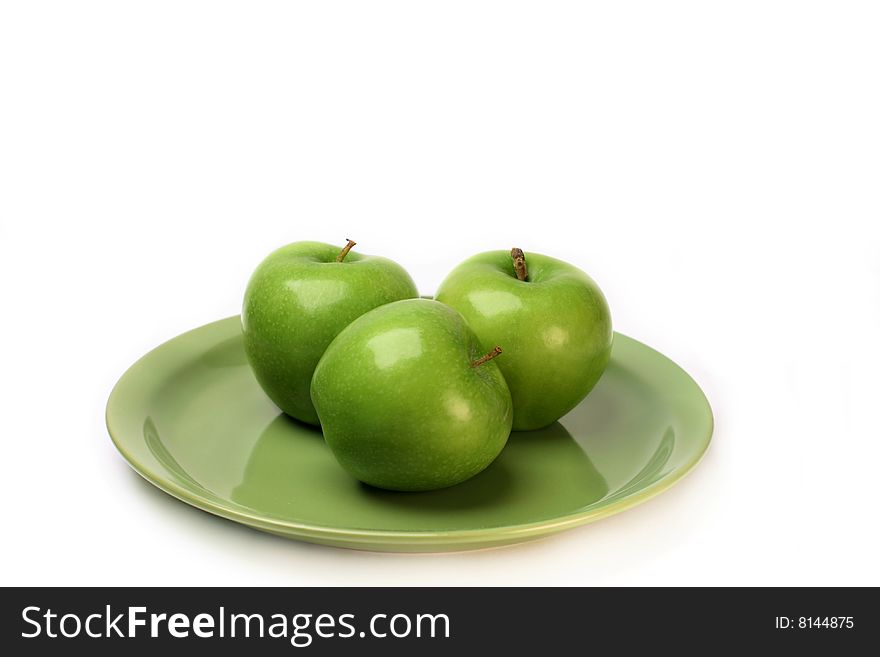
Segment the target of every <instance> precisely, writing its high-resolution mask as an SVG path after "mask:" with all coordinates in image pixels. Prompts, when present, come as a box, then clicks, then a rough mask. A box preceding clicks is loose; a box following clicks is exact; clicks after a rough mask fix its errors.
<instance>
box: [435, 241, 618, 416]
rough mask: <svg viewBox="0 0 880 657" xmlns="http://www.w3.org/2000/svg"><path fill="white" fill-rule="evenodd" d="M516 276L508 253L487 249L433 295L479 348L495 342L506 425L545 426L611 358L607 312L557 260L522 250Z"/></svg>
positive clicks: (581, 276) (587, 281) (588, 286)
mask: <svg viewBox="0 0 880 657" xmlns="http://www.w3.org/2000/svg"><path fill="white" fill-rule="evenodd" d="M525 259H526V263H527V268H528V277H527V278H526V280H519V278H518V277H517V274H516V272H515V269H514V264H513V259H512V257H511V253H510V252H508V251H489V252H486V253H481V254H479V255H475V256H473V257H472V258H470V259H468V260H466V261H464V262H463V263H462V264H460V265H459V266H458V267H456V268H455V269H454V270H453V271H452V272H451V273H450V274H449V276H448V277H447V278H446V280H444V281H443V283H441V285H440V287H439V289H438V290H437V294H436V299H437V300H438V301H441V302H443V303H445V304H447V305H449V306H451V307H452V308H455V309H456V310H457V311H458V312H459V313H461V314H462V316H464V318H465V320H466V321H467V323H468V325H469V326H470V327H471V328H472V329H473V330H474V332H475V333H476V334H477V336H479V338H480V341H481V343H482V345H483V347H487V346H491V345H495V344H499V345H502V346H503V348H504V358H503V359H502V358H499V359H498V367H499V368H501V372H502V373H503V374H504V378H505V380H506V381H507V385H508V386H509V388H510V394H511V396H512V398H513V429H514V430H519V431H526V430H531V429H539V428H541V427H545V426H547V425H549V424H551V423H552V422H554V421H556V420H558V419H559V418H561V417H562V416H563V415H565V414H566V413H567V412H568V411H570V410H571V409H573V408H574V407H575V406H577V404H578V403H579V402H580V401H581V400H582V399H583V398H584V397H585V396H586V395H587V393H588V392H589V391H590V390H591V389H592V388H593V386H595V385H596V382H597V381H598V380H599V377H601V376H602V373H603V372H604V371H605V366H606V365H607V364H608V360H609V358H610V356H611V341H612V330H611V314H610V312H609V310H608V304H607V302H606V301H605V297H604V296H603V294H602V292H601V290H600V289H599V287H598V286H597V285H596V283H595V282H593V280H592V279H591V278H590V277H589V276H587V275H586V274H585V273H584V272H583V271H581V270H580V269H578V268H577V267H575V266H574V265H570V264H568V263H566V262H563V261H561V260H557V259H555V258H551V257H548V256H544V255H540V254H537V253H526V254H525Z"/></svg>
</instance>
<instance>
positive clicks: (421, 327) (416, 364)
mask: <svg viewBox="0 0 880 657" xmlns="http://www.w3.org/2000/svg"><path fill="white" fill-rule="evenodd" d="M487 351H488V353H486V352H487ZM500 353H501V349H500V348H498V347H495V346H494V345H493V347H492V348H491V350H484V349H483V348H482V347H481V346H480V341H479V340H478V339H477V336H476V335H474V332H473V331H472V330H471V329H470V328H469V327H468V325H467V323H466V322H465V321H464V319H463V318H462V317H461V315H459V314H458V312H456V311H455V310H454V309H452V308H450V307H449V306H447V305H444V304H441V303H438V302H437V301H433V300H430V299H411V300H406V301H397V302H395V303H390V304H388V305H384V306H381V307H379V308H376V309H375V310H371V311H370V312H368V313H366V314H364V315H362V316H361V317H359V318H357V319H356V320H355V321H353V322H352V323H351V324H350V325H349V326H347V327H346V328H345V329H343V330H342V332H341V333H340V334H339V335H338V336H337V337H336V338H335V339H334V340H333V342H331V343H330V346H329V347H327V351H326V352H325V353H324V355H323V357H322V358H321V360H320V362H319V363H318V366H317V368H316V369H315V375H314V377H313V379H312V401H313V402H314V405H315V408H316V409H317V411H318V417H319V418H320V420H321V427H322V429H323V431H324V439H325V440H326V441H327V444H328V445H329V446H330V449H331V450H332V451H333V454H334V455H335V456H336V459H337V460H338V461H339V463H340V464H341V465H342V466H343V467H344V468H345V469H346V470H347V471H348V472H349V473H350V474H352V475H353V476H354V477H355V478H357V479H359V480H360V481H362V482H365V483H367V484H371V485H373V486H376V487H379V488H385V489H390V490H402V491H419V490H431V489H435V488H445V487H446V486H452V485H454V484H457V483H459V482H462V481H465V480H466V479H469V478H470V477H473V476H474V475H476V474H477V473H479V472H481V471H482V470H483V469H485V468H486V467H487V466H488V465H489V464H490V463H492V461H493V460H494V459H495V457H496V456H498V454H499V453H500V452H501V450H502V449H503V448H504V445H505V444H506V442H507V438H508V435H509V434H510V426H511V421H512V417H513V413H512V405H511V399H510V392H509V391H508V389H507V384H506V383H505V381H504V377H503V376H502V375H501V371H500V370H499V368H498V364H497V363H498V362H499V361H501V360H503V359H504V358H505V357H506V353H505V354H504V355H502V356H501V357H500V358H496V356H498V355H499V354H500Z"/></svg>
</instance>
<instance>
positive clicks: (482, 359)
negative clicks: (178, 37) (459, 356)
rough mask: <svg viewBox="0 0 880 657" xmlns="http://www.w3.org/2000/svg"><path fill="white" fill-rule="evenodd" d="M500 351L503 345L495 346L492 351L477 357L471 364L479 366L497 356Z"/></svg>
mask: <svg viewBox="0 0 880 657" xmlns="http://www.w3.org/2000/svg"><path fill="white" fill-rule="evenodd" d="M500 353H501V347H495V348H494V349H493V350H492V351H490V352H489V353H488V354H486V355H485V356H480V357H479V358H477V360H475V361H474V362H473V363H471V366H472V367H479V366H480V365H482V364H483V363H485V362H486V361H488V360H492V359H493V358H495V356H497V355H498V354H500Z"/></svg>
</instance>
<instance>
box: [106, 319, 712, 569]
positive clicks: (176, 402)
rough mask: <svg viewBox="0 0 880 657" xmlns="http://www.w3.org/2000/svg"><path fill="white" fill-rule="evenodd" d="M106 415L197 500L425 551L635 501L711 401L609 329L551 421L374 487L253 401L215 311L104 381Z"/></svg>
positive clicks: (320, 534) (555, 528)
mask: <svg viewBox="0 0 880 657" xmlns="http://www.w3.org/2000/svg"><path fill="white" fill-rule="evenodd" d="M107 427H108V429H109V431H110V435H111V436H112V438H113V442H114V443H115V444H116V447H117V448H118V449H119V451H120V452H121V453H122V455H123V456H124V457H125V458H126V460H128V462H129V463H130V464H131V466H132V467H133V468H134V469H135V470H136V471H137V472H139V473H140V474H141V475H143V476H144V477H145V478H146V479H147V480H149V481H150V482H152V483H153V484H155V485H156V486H158V487H159V488H161V489H162V490H164V491H165V492H167V493H170V494H171V495H173V496H174V497H177V498H178V499H181V500H183V501H184V502H187V503H189V504H192V505H193V506H196V507H198V508H200V509H204V510H205V511H208V512H210V513H214V514H217V515H219V516H223V517H224V518H229V519H230V520H235V521H237V522H240V523H243V524H246V525H250V526H251V527H255V528H256V529H261V530H263V531H267V532H272V533H274V534H280V535H282V536H288V537H291V538H297V539H301V540H304V541H311V542H314V543H323V544H327V545H335V546H341V547H348V548H359V549H366V550H391V551H408V552H410V551H411V552H418V551H431V552H434V551H442V550H464V549H472V548H483V547H491V546H497V545H504V544H508V543H515V542H518V541H525V540H529V539H534V538H539V537H541V536H546V535H548V534H552V533H555V532H559V531H562V530H564V529H568V528H570V527H575V526H577V525H582V524H584V523H587V522H591V521H593V520H598V519H599V518H603V517H605V516H608V515H611V514H613V513H617V512H618V511H622V510H623V509H626V508H628V507H631V506H634V505H636V504H639V503H640V502H644V501H645V500H647V499H648V498H650V497H652V496H654V495H656V494H657V493H660V492H661V491H663V490H665V489H666V488H668V487H669V486H671V485H672V484H673V483H675V482H676V481H678V480H679V479H681V477H682V476H684V474H685V473H687V472H688V471H689V470H690V469H691V468H693V467H694V466H695V465H696V464H697V462H698V461H699V460H700V457H701V456H702V455H703V453H704V452H705V451H706V448H707V447H708V445H709V440H710V438H711V435H712V411H711V409H710V408H709V404H708V402H707V401H706V398H705V397H704V396H703V393H702V392H701V391H700V389H699V387H697V384H696V383H694V381H693V380H692V379H691V378H690V377H689V376H688V375H687V374H686V373H685V372H684V371H682V370H681V369H680V368H679V367H678V366H677V365H675V363H673V362H672V361H670V360H668V359H667V358H665V357H664V356H663V355H661V354H659V353H657V352H656V351H654V350H653V349H650V348H649V347H646V346H645V345H643V344H641V343H639V342H636V341H635V340H633V339H631V338H628V337H626V336H623V335H620V334H617V335H615V337H614V352H613V356H612V360H611V364H610V365H609V367H608V370H607V371H606V373H605V375H604V376H603V377H602V380H601V381H600V382H599V384H598V385H597V386H596V388H595V389H594V390H593V392H592V393H590V395H589V396H588V397H587V398H586V400H584V401H583V402H582V403H581V405H580V406H578V407H577V408H576V409H574V410H573V411H572V412H571V413H569V414H568V415H566V416H565V417H564V418H562V420H561V421H560V422H558V423H556V424H554V425H552V426H551V427H549V428H547V429H542V430H540V431H533V432H523V433H516V432H514V433H513V434H512V435H511V437H510V441H509V442H508V444H507V447H506V448H505V450H504V452H503V453H502V454H501V456H499V457H498V459H496V461H495V462H494V463H493V464H492V465H491V466H489V468H488V469H486V470H485V471H484V472H483V473H481V474H479V475H477V476H476V477H474V478H473V479H471V480H469V481H467V482H465V483H463V484H459V485H458V486H454V487H452V488H447V489H445V490H439V491H433V492H426V493H397V492H389V491H382V490H377V489H374V488H370V487H368V486H366V485H364V484H361V483H359V482H357V481H355V480H354V479H352V478H351V477H350V476H349V475H348V474H346V473H345V472H344V471H343V470H342V468H341V467H339V466H338V465H337V464H336V461H335V460H334V458H333V455H332V454H331V453H330V451H329V449H328V448H327V446H326V445H325V444H324V441H323V438H322V436H321V433H320V432H319V431H317V430H315V429H314V428H311V427H309V426H306V425H304V424H300V423H298V422H296V421H294V420H291V419H289V418H288V417H287V416H285V415H282V414H280V412H279V411H278V409H277V408H275V406H273V405H272V403H271V402H269V401H268V399H267V398H266V397H265V395H264V394H263V392H262V391H261V390H260V388H259V387H258V385H257V383H256V380H255V379H254V377H253V375H252V374H251V371H250V368H249V367H248V364H247V362H246V360H245V355H244V351H243V348H242V341H241V329H240V324H239V318H238V317H230V318H228V319H224V320H221V321H219V322H214V323H213V324H208V325H207V326H203V327H201V328H198V329H195V330H193V331H190V332H189V333H185V334H183V335H181V336H179V337H177V338H174V339H173V340H171V341H169V342H166V343H165V344H163V345H162V346H160V347H158V348H156V349H155V350H153V351H151V352H150V353H149V354H147V355H146V356H144V357H143V358H142V359H141V360H139V361H138V362H137V363H135V364H134V365H133V366H132V367H131V368H130V369H129V370H128V371H127V372H126V373H125V375H124V376H123V377H122V379H121V380H120V381H119V383H118V384H117V385H116V387H115V388H114V390H113V392H112V393H111V395H110V400H109V401H108V403H107Z"/></svg>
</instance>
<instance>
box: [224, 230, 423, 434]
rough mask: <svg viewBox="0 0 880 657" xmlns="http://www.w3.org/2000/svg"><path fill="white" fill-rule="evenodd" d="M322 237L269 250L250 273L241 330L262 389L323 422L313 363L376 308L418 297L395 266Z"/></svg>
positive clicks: (299, 414) (292, 410)
mask: <svg viewBox="0 0 880 657" xmlns="http://www.w3.org/2000/svg"><path fill="white" fill-rule="evenodd" d="M354 245H355V243H354V242H352V241H351V240H348V243H347V244H346V245H345V247H343V249H342V250H341V251H340V250H339V247H336V246H333V245H331V244H322V243H321V242H294V243H293V244H288V245H287V246H283V247H281V248H280V249H278V250H276V251H274V252H273V253H271V254H269V256H268V257H267V258H266V259H265V260H263V262H261V263H260V265H259V266H258V267H257V269H256V271H255V272H254V273H253V275H252V276H251V279H250V282H249V283H248V286H247V291H246V292H245V295H244V306H243V308H242V313H241V328H242V333H243V337H244V348H245V353H246V354H247V358H248V361H249V362H250V365H251V368H252V369H253V371H254V375H255V376H256V378H257V381H258V382H259V384H260V386H262V388H263V390H264V391H265V392H266V394H267V395H268V396H269V398H270V399H271V400H272V401H273V402H275V404H276V405H277V406H278V407H279V408H280V409H281V410H282V411H284V412H285V413H287V414H288V415H290V416H291V417H294V418H296V419H297V420H301V421H302V422H308V423H309V424H317V423H318V415H317V413H316V412H315V408H314V407H313V406H312V400H311V398H310V396H309V385H310V383H311V381H312V373H313V372H314V371H315V365H317V364H318V361H319V360H320V358H321V355H322V354H323V353H324V350H325V349H326V348H327V345H329V344H330V342H331V341H332V340H333V338H335V337H336V335H337V334H338V333H339V332H340V331H341V330H342V329H344V328H345V327H346V326H348V324H349V323H351V321H352V320H353V319H355V318H357V317H360V316H361V315H363V314H364V313H365V312H367V311H368V310H372V309H373V308H375V307H377V306H381V305H382V304H386V303H389V302H391V301H398V300H400V299H410V298H413V297H417V296H418V292H417V291H416V286H415V283H413V280H412V278H410V276H409V274H407V273H406V271H405V270H404V269H403V267H401V266H400V265H398V264H397V263H395V262H393V261H391V260H388V259H387V258H380V257H377V256H369V255H364V254H360V253H357V252H353V251H351V248H352V247H353V246H354Z"/></svg>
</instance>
